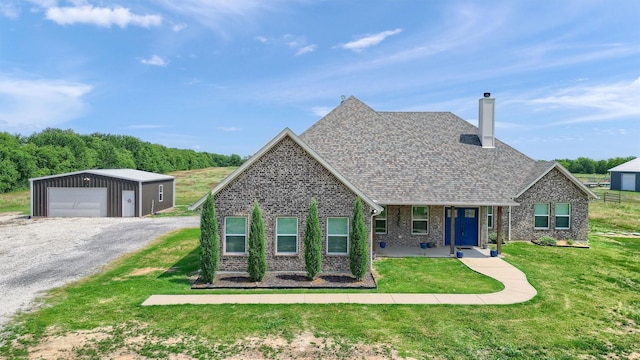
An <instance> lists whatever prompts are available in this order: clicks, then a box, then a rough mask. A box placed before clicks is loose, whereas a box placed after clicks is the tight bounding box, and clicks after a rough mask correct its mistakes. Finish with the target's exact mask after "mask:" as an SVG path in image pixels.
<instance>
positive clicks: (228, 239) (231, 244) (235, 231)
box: [224, 216, 247, 254]
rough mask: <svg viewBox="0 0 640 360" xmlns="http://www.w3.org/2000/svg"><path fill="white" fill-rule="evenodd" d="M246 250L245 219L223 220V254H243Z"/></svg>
mask: <svg viewBox="0 0 640 360" xmlns="http://www.w3.org/2000/svg"><path fill="white" fill-rule="evenodd" d="M246 249H247V218H245V217H236V216H233V217H232V216H230V217H227V218H225V219H224V252H225V253H227V254H229V253H236V254H244V253H245V252H246Z"/></svg>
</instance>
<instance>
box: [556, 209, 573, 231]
mask: <svg viewBox="0 0 640 360" xmlns="http://www.w3.org/2000/svg"><path fill="white" fill-rule="evenodd" d="M569 228H571V205H569V204H567V203H564V204H556V229H569Z"/></svg>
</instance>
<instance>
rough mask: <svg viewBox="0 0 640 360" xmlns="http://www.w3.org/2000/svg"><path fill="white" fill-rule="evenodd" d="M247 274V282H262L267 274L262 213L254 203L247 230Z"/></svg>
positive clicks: (256, 203)
mask: <svg viewBox="0 0 640 360" xmlns="http://www.w3.org/2000/svg"><path fill="white" fill-rule="evenodd" d="M247 272H248V273H249V280H251V281H262V278H263V277H264V274H265V273H266V272H267V257H266V255H265V246H264V223H263V221H262V212H260V207H259V206H258V202H257V201H256V202H255V203H254V205H253V212H251V225H250V228H249V257H248V259H247Z"/></svg>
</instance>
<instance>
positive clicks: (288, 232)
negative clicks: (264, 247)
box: [276, 217, 298, 254]
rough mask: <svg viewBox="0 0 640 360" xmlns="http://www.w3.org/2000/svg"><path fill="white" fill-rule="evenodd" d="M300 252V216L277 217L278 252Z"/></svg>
mask: <svg viewBox="0 0 640 360" xmlns="http://www.w3.org/2000/svg"><path fill="white" fill-rule="evenodd" d="M297 253H298V218H295V217H279V218H276V254H297Z"/></svg>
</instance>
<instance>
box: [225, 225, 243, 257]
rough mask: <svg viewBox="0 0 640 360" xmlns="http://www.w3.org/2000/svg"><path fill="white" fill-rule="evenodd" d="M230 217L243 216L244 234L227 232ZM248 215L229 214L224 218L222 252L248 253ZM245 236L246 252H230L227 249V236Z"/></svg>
mask: <svg viewBox="0 0 640 360" xmlns="http://www.w3.org/2000/svg"><path fill="white" fill-rule="evenodd" d="M229 218H233V219H235V218H242V219H244V234H228V233H227V219H229ZM247 225H248V224H247V217H246V216H227V217H225V218H224V238H223V239H224V241H223V243H222V253H223V254H224V255H245V254H246V253H247V238H248V236H247V227H248V226H247ZM240 235H243V236H244V252H228V251H227V236H240Z"/></svg>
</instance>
